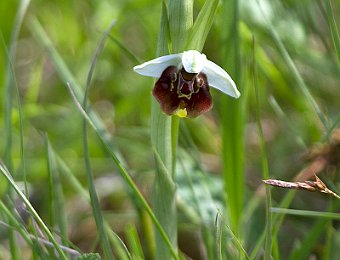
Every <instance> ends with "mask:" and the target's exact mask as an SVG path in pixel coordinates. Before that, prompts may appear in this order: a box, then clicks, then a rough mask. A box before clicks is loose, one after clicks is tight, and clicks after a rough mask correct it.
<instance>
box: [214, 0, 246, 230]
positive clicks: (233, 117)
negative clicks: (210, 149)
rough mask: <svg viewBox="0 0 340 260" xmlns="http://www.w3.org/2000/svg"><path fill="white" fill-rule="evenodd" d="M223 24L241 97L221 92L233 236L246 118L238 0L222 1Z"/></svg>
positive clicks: (238, 213) (227, 53)
mask: <svg viewBox="0 0 340 260" xmlns="http://www.w3.org/2000/svg"><path fill="white" fill-rule="evenodd" d="M222 3H223V4H222V8H223V10H222V15H223V17H224V18H225V19H223V21H222V24H221V25H220V26H222V27H223V28H224V30H225V32H226V35H224V38H223V39H222V40H221V43H220V45H221V46H223V47H221V52H222V53H223V60H224V62H225V63H224V64H222V65H223V67H224V68H227V71H228V73H229V74H230V75H231V77H232V78H233V79H234V81H235V83H236V85H237V86H238V88H239V89H240V92H241V98H240V99H237V100H235V99H232V98H230V97H229V96H222V99H221V109H220V111H221V120H222V140H223V144H222V161H223V176H224V185H225V194H226V198H227V201H226V208H227V210H228V215H229V219H230V227H231V229H232V230H233V232H234V234H235V235H236V236H239V234H240V231H241V227H242V225H241V223H240V220H241V216H242V212H243V204H244V199H243V198H244V160H245V158H244V157H245V155H244V127H245V123H246V122H245V119H246V104H247V89H246V88H244V87H243V84H242V82H241V65H240V63H241V57H240V45H241V44H240V36H239V4H238V1H237V0H232V1H227V0H224V1H223V2H222Z"/></svg>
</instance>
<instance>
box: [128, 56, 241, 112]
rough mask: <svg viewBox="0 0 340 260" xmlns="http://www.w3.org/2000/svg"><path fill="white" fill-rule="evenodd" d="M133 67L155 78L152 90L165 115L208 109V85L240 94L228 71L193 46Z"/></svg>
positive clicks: (238, 95)
mask: <svg viewBox="0 0 340 260" xmlns="http://www.w3.org/2000/svg"><path fill="white" fill-rule="evenodd" d="M133 69H134V71H135V72H137V73H139V74H141V75H144V76H149V77H154V78H158V81H157V82H156V84H155V87H154V89H153V91H152V93H153V95H154V97H155V98H156V99H157V101H158V102H159V104H160V105H161V109H162V111H163V112H164V113H166V114H167V115H178V116H179V117H189V118H194V117H197V116H198V115H200V114H202V113H205V112H207V111H209V110H210V109H211V108H212V99H211V95H210V90H209V86H210V87H213V88H216V89H218V90H220V91H222V92H223V93H225V94H227V95H229V96H232V97H234V98H238V97H240V92H239V91H238V90H237V88H236V85H235V83H234V81H233V80H232V79H231V77H230V76H229V74H228V73H227V72H226V71H225V70H223V69H222V68H221V67H220V66H218V65H216V64H215V63H213V62H212V61H210V60H208V59H207V57H206V56H205V55H204V54H202V53H200V52H198V51H196V50H189V51H185V52H183V53H178V54H170V55H165V56H162V57H159V58H156V59H153V60H150V61H148V62H145V63H143V64H141V65H138V66H135V67H134V68H133Z"/></svg>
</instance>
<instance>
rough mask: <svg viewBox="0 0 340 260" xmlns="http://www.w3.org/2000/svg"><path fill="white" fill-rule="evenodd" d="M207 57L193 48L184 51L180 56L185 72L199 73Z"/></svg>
mask: <svg viewBox="0 0 340 260" xmlns="http://www.w3.org/2000/svg"><path fill="white" fill-rule="evenodd" d="M206 60H207V57H206V56H205V55H204V54H202V53H200V52H198V51H195V50H190V51H185V52H183V56H182V64H183V67H184V69H185V71H186V72H189V73H199V72H201V70H202V69H203V67H204V66H205V62H206Z"/></svg>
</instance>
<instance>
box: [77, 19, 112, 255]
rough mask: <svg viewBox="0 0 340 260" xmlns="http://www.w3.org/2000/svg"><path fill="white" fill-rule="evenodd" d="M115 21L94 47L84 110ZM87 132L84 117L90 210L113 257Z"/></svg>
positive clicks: (101, 238) (104, 249)
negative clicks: (96, 183) (93, 170)
mask: <svg viewBox="0 0 340 260" xmlns="http://www.w3.org/2000/svg"><path fill="white" fill-rule="evenodd" d="M115 23H116V21H115V20H113V21H112V22H111V24H110V26H109V28H108V29H107V30H106V32H105V33H104V35H103V37H102V39H101V40H100V42H99V45H98V47H97V49H96V52H95V54H94V57H93V59H92V62H91V66H90V70H89V72H88V74H87V79H86V88H85V94H84V100H83V107H84V110H85V111H87V110H88V108H87V99H88V95H89V92H90V86H91V80H92V76H93V73H94V68H95V65H96V63H97V59H98V57H99V54H100V52H101V51H102V49H103V48H104V44H105V41H106V39H107V37H108V35H109V33H110V32H111V30H112V28H113V26H114V25H115ZM88 146H89V145H88V134H87V122H86V119H85V118H84V119H83V149H84V160H85V168H86V176H87V181H88V185H89V193H90V201H91V206H92V212H93V216H94V219H95V222H96V225H97V228H98V233H99V240H100V241H101V245H102V248H103V251H104V254H105V256H106V258H107V259H113V258H114V256H113V254H112V250H111V246H110V243H109V240H108V238H107V235H106V232H105V229H104V221H103V216H102V213H101V209H100V203H99V199H98V196H97V192H96V188H95V186H94V178H93V173H92V169H91V168H92V167H91V162H90V152H89V147H88Z"/></svg>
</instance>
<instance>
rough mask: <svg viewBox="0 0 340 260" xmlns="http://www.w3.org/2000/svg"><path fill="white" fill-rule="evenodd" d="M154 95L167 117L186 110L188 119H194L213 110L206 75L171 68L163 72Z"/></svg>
mask: <svg viewBox="0 0 340 260" xmlns="http://www.w3.org/2000/svg"><path fill="white" fill-rule="evenodd" d="M152 93H153V95H154V97H155V98H156V99H157V101H158V102H159V104H160V105H161V108H162V111H163V112H164V113H166V114H167V115H173V114H176V112H177V111H178V110H184V109H185V110H186V113H187V117H189V118H194V117H197V116H198V115H200V114H202V113H205V112H207V111H209V110H210V109H211V108H212V99H211V95H210V92H209V84H208V80H207V77H206V75H205V74H204V73H198V74H195V73H188V72H186V71H185V70H184V69H181V70H178V69H177V68H176V67H175V66H170V67H168V68H166V69H165V70H164V71H163V73H162V75H161V77H160V78H159V79H158V81H157V82H156V84H155V87H154V89H153V92H152Z"/></svg>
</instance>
